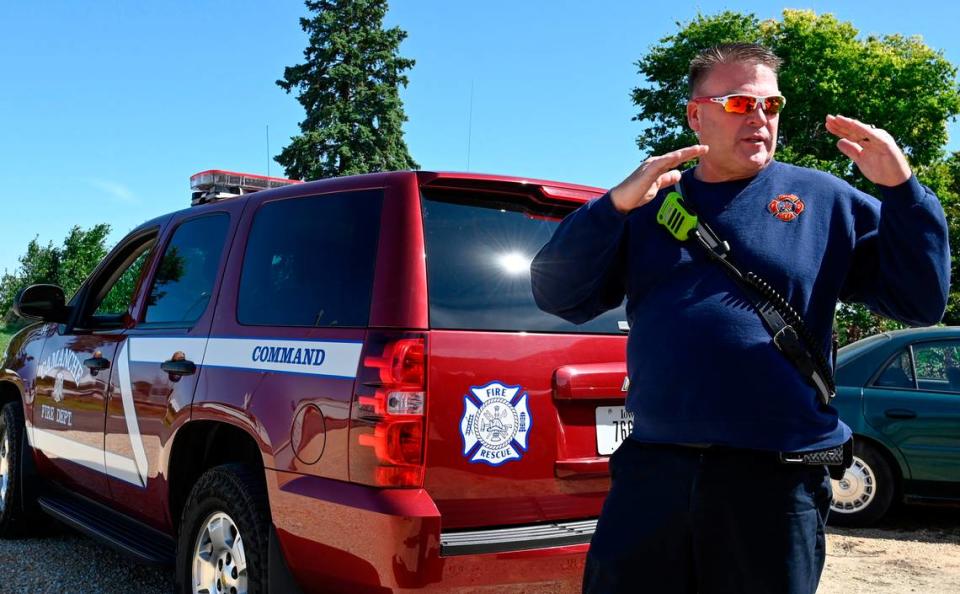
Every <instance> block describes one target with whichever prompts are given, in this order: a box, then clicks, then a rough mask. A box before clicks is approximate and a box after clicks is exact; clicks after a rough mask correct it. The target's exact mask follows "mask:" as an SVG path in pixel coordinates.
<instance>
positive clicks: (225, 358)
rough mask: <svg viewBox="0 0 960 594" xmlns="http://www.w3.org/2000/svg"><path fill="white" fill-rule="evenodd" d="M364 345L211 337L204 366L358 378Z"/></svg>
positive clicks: (359, 343)
mask: <svg viewBox="0 0 960 594" xmlns="http://www.w3.org/2000/svg"><path fill="white" fill-rule="evenodd" d="M362 348H363V343H361V342H331V341H312V340H279V339H269V338H211V339H210V341H209V342H208V344H207V351H206V354H205V355H204V359H203V365H204V366H205V367H232V368H237V369H259V370H262V371H280V372H286V373H301V374H307V375H323V376H331V377H343V378H354V377H356V376H357V364H358V363H359V362H360V351H361V349H362Z"/></svg>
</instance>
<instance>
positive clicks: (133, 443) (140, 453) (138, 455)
mask: <svg viewBox="0 0 960 594" xmlns="http://www.w3.org/2000/svg"><path fill="white" fill-rule="evenodd" d="M139 342H149V341H142V340H140V339H138V338H130V340H128V341H127V342H125V343H124V344H123V346H121V347H120V352H119V353H117V373H118V374H119V375H120V377H119V381H118V382H117V383H118V384H119V385H120V401H121V403H122V404H123V417H124V419H125V420H126V422H127V435H129V436H130V447H131V448H133V459H134V461H135V462H136V466H135V469H136V471H137V478H138V480H139V482H140V486H141V487H146V486H147V453H146V451H144V448H143V437H141V435H140V423H139V421H138V420H137V409H136V407H134V405H133V383H132V382H131V381H130V359H131V358H132V356H133V350H134V344H136V343H139ZM128 343H129V345H130V348H129V349H128V348H127V344H128ZM107 454H108V455H109V454H110V452H107ZM117 478H120V477H117ZM124 480H126V479H124ZM128 482H129V481H128Z"/></svg>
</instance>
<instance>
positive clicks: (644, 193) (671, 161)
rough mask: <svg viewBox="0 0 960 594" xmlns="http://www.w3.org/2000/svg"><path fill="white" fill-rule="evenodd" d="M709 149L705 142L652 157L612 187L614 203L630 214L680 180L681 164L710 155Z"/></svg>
mask: <svg viewBox="0 0 960 594" xmlns="http://www.w3.org/2000/svg"><path fill="white" fill-rule="evenodd" d="M708 150H709V147H708V146H707V145H705V144H695V145H693V146H688V147H686V148H682V149H679V150H676V151H673V152H670V153H667V154H665V155H660V156H659V157H650V158H649V159H647V160H646V161H644V162H643V163H642V164H641V165H640V167H637V169H636V171H634V172H633V173H631V174H630V176H629V177H628V178H627V179H625V180H623V181H622V182H620V183H619V184H618V185H617V186H616V187H614V188H613V189H612V190H610V199H611V200H612V201H613V206H614V207H615V208H616V209H617V210H618V211H619V212H621V213H623V214H626V213H628V212H630V211H631V210H633V209H634V208H638V207H640V206H643V205H644V204H646V203H647V202H650V201H651V200H653V198H654V197H655V196H656V195H657V192H659V191H660V189H661V188H664V187H666V186H671V185H673V184H675V183H677V182H678V181H680V171H679V170H677V169H676V167H677V166H678V165H680V164H681V163H686V162H687V161H690V160H693V159H696V158H697V157H701V156H703V155H705V154H707V151H708Z"/></svg>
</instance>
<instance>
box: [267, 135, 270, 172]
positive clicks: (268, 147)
mask: <svg viewBox="0 0 960 594" xmlns="http://www.w3.org/2000/svg"><path fill="white" fill-rule="evenodd" d="M267 177H270V124H267Z"/></svg>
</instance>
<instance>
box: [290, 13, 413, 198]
mask: <svg viewBox="0 0 960 594" xmlns="http://www.w3.org/2000/svg"><path fill="white" fill-rule="evenodd" d="M306 6H307V8H308V9H309V10H310V12H312V13H313V15H312V16H311V17H310V18H301V19H300V26H301V28H303V30H304V31H305V32H306V33H307V34H308V35H309V42H308V45H307V48H306V49H305V50H304V52H303V55H304V62H303V63H302V64H297V65H295V66H288V67H287V68H285V69H284V75H283V79H282V80H278V81H277V84H278V85H279V86H280V87H281V88H282V89H283V90H285V91H286V92H287V93H291V92H294V91H295V92H296V94H297V100H298V101H299V102H300V104H301V105H303V107H304V109H305V110H306V117H305V119H304V120H303V121H302V122H300V130H301V131H302V134H300V135H298V136H294V137H293V138H291V143H290V144H289V145H288V146H287V147H286V148H284V149H283V151H282V152H281V153H280V155H279V156H277V158H276V160H277V162H278V163H280V164H281V165H283V166H284V168H285V170H286V174H287V176H288V177H292V178H296V179H316V178H322V177H333V176H339V175H351V174H355V173H368V172H373V171H395V170H400V169H415V168H417V167H418V166H417V164H416V163H415V162H414V160H413V159H412V158H411V157H410V154H409V152H408V150H407V145H406V143H405V142H404V140H403V129H402V128H403V123H404V122H405V121H406V120H407V117H406V115H405V114H404V111H403V103H402V101H401V100H400V93H399V88H400V86H401V85H403V86H406V85H407V82H408V81H407V77H406V75H404V74H403V72H404V71H406V70H408V69H410V68H411V67H413V65H414V61H413V60H410V59H407V58H402V57H400V55H399V48H400V43H401V42H402V41H403V40H404V39H405V38H406V36H407V34H406V32H404V31H402V30H401V29H399V28H398V27H394V28H392V29H384V28H383V17H384V15H385V14H386V12H387V0H307V1H306Z"/></svg>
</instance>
